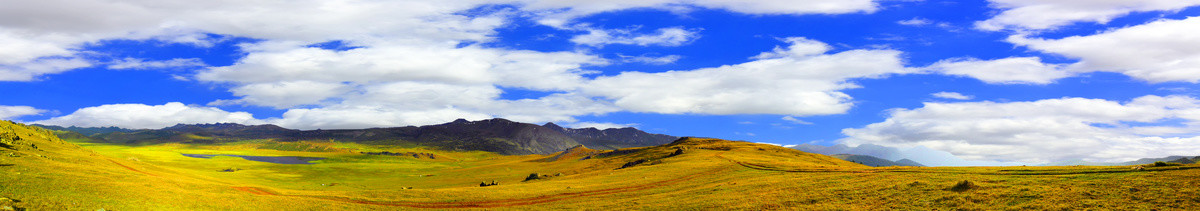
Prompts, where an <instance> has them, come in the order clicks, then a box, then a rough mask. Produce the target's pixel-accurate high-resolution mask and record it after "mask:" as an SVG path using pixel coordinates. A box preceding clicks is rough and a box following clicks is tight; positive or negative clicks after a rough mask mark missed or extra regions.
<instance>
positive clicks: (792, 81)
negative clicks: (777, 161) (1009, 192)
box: [0, 0, 1200, 163]
mask: <svg viewBox="0 0 1200 211" xmlns="http://www.w3.org/2000/svg"><path fill="white" fill-rule="evenodd" d="M1198 15H1200V1H1178V0H1157V1H1133V0H1130V1H1103V2H1095V1H1087V0H1046V1H1026V0H989V1H931V0H930V1H921V0H916V1H886V0H876V1H871V0H802V1H780V0H763V1H723V0H694V1H678V0H652V1H570V2H562V1H537V0H508V1H503V0H479V1H474V0H464V1H298V2H272V1H263V2H253V3H245V2H238V1H233V2H209V3H202V4H199V3H194V2H187V1H178V2H173V1H163V2H157V3H154V4H150V3H144V2H109V1H90V0H89V1H61V2H59V1H19V2H16V3H13V4H11V5H6V6H5V7H4V8H0V43H5V45H4V46H3V47H0V92H3V93H5V94H4V98H3V100H0V118H3V119H13V120H17V121H21V122H28V123H42V124H56V125H76V126H119V127H127V128H161V127H165V126H170V125H174V124H177V123H210V122H236V123H243V124H278V125H281V126H284V127H289V128H298V129H317V128H323V129H333V128H366V127H392V126H405V125H427V124H437V123H443V122H449V121H452V120H454V119H457V118H466V119H472V120H477V119H485V118H495V117H501V118H508V119H512V120H516V121H522V122H530V123H536V124H541V123H544V122H556V123H559V124H562V125H566V126H571V127H624V126H633V127H637V128H640V129H643V130H647V131H650V132H655V133H664V134H671V135H679V136H704V137H716V138H724V139H733V140H747V141H755V142H766V143H776V144H783V145H790V144H817V145H832V144H848V145H852V146H853V145H858V144H877V145H883V146H889V147H897V148H913V147H924V148H929V149H934V150H939V151H945V152H950V153H952V154H954V155H955V156H958V157H960V158H964V159H968V160H977V161H1002V162H1025V163H1040V162H1051V161H1060V160H1088V161H1124V160H1129V159H1136V158H1142V157H1163V156H1167V155H1200V137H1198V136H1197V135H1200V100H1198V99H1197V98H1200V86H1197V84H1196V83H1197V82H1200V37H1198V36H1197V35H1196V34H1195V33H1193V31H1200V18H1193V17H1195V16H1198Z"/></svg>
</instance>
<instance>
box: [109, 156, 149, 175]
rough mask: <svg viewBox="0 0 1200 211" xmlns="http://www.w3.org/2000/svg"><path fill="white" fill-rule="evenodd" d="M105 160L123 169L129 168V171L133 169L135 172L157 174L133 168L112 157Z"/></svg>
mask: <svg viewBox="0 0 1200 211" xmlns="http://www.w3.org/2000/svg"><path fill="white" fill-rule="evenodd" d="M105 160H108V162H112V163H113V164H117V165H118V166H121V167H125V169H129V170H130V171H135V172H137V173H142V174H145V175H150V176H156V177H157V176H158V175H155V174H151V173H150V172H145V171H142V170H137V169H135V168H133V167H129V166H126V165H125V164H121V163H118V162H117V161H115V160H112V159H105Z"/></svg>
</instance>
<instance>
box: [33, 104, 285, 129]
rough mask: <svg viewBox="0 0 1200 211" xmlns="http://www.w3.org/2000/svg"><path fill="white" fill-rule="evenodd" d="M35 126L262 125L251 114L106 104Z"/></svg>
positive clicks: (146, 127) (162, 126)
mask: <svg viewBox="0 0 1200 211" xmlns="http://www.w3.org/2000/svg"><path fill="white" fill-rule="evenodd" d="M33 123H37V124H47V125H61V126H79V127H104V126H117V127H123V128H145V129H158V128H164V127H169V126H172V125H175V124H180V123H183V124H199V123H240V124H262V123H263V122H262V121H260V120H258V119H255V118H254V117H253V116H252V115H250V113H246V112H228V111H224V110H221V109H217V108H211V107H202V106H190V105H184V104H183V103H179V102H170V103H167V104H163V105H143V104H109V105H101V106H95V107H87V108H81V109H79V110H76V111H75V112H74V113H71V114H68V115H66V116H59V117H54V118H50V119H47V120H41V121H35V122H33Z"/></svg>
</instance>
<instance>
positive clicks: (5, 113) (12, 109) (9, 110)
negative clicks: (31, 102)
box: [0, 105, 46, 120]
mask: <svg viewBox="0 0 1200 211" xmlns="http://www.w3.org/2000/svg"><path fill="white" fill-rule="evenodd" d="M45 112H46V111H45V110H41V109H37V108H33V107H29V106H6V105H0V119H5V120H11V119H12V118H17V117H22V116H29V115H38V114H42V113H45Z"/></svg>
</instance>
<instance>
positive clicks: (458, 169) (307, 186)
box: [0, 122, 1200, 210]
mask: <svg viewBox="0 0 1200 211" xmlns="http://www.w3.org/2000/svg"><path fill="white" fill-rule="evenodd" d="M0 126H2V127H0V128H2V129H3V130H5V131H12V132H13V133H15V134H18V135H20V136H21V137H22V140H28V141H29V142H30V143H33V144H36V145H37V146H38V149H31V148H22V147H16V148H0V153H2V154H0V157H2V159H0V173H3V174H2V175H0V184H3V186H0V197H6V198H10V199H15V200H17V201H16V202H14V203H12V205H10V206H12V207H14V208H27V209H31V210H58V209H64V208H65V209H74V210H96V209H100V208H103V209H106V210H196V209H202V210H203V209H210V210H211V209H217V210H314V209H333V210H341V209H350V210H378V209H429V208H435V209H437V208H440V209H454V208H464V209H477V208H486V209H520V210H525V209H585V210H601V209H651V210H664V209H665V210H678V209H751V210H761V209H788V210H796V209H799V210H811V209H817V210H827V209H833V210H842V209H849V210H856V209H869V210H877V209H919V210H927V209H1089V208H1095V209H1152V208H1153V209H1160V210H1163V209H1167V210H1169V209H1187V208H1189V207H1195V206H1196V205H1200V197H1198V196H1197V189H1200V188H1197V185H1198V184H1197V183H1198V182H1200V179H1197V178H1196V177H1197V175H1200V169H1195V168H1196V167H1197V166H1194V165H1185V166H1169V167H1147V168H1145V169H1143V170H1137V169H1132V168H1130V167H1128V166H1125V167H1001V168H924V167H888V168H872V167H866V166H862V165H859V164H855V163H851V162H847V161H842V160H838V159H835V158H832V157H828V156H824V155H817V154H810V153H804V152H800V151H796V150H792V149H787V148H783V147H777V146H772V145H764V144H754V143H747V142H735V141H725V140H717V139H702V138H686V139H681V140H679V141H675V142H674V143H671V144H667V145H663V146H655V147H642V148H628V149H621V150H591V149H587V148H586V147H576V148H572V149H570V150H567V151H565V152H563V153H559V154H550V155H526V156H504V155H499V154H495V153H488V152H453V151H439V150H430V149H424V148H405V147H395V146H388V145H365V144H355V143H341V142H336V141H323V142H275V141H271V140H254V141H243V142H234V143H225V144H218V145H191V144H158V145H145V146H128V145H112V144H100V143H88V142H86V140H85V139H82V138H81V137H72V138H68V140H67V141H65V142H64V141H61V140H59V139H57V138H55V137H54V136H52V133H51V132H50V131H45V130H40V129H38V128H32V127H25V126H21V125H17V124H12V123H8V122H2V123H0ZM26 136H28V138H26ZM64 137H70V136H64ZM43 144H44V145H45V146H43ZM76 144H77V145H78V146H77V145H76ZM80 146H82V147H80ZM383 152H388V153H383ZM9 153H13V154H14V155H17V156H18V157H9V155H8V154H9ZM185 153H186V154H228V155H251V156H304V157H322V158H326V159H324V160H319V161H313V162H312V163H313V164H311V165H305V164H272V163H264V162H256V161H249V160H245V159H242V158H238V157H229V156H216V157H213V158H208V159H204V158H192V157H186V156H183V155H182V154H185ZM39 155H42V156H45V157H42V156H39ZM414 155H416V156H414ZM431 157H432V158H431ZM226 169H236V171H231V172H227V171H223V170H226ZM531 174H532V175H531ZM962 181H968V182H967V183H963V184H962V185H959V184H960V183H961V182H962ZM493 182H494V183H495V184H496V185H491V184H492V183H493ZM480 183H484V184H487V185H488V186H486V187H481V186H480ZM956 185H957V186H958V188H955V187H956Z"/></svg>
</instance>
